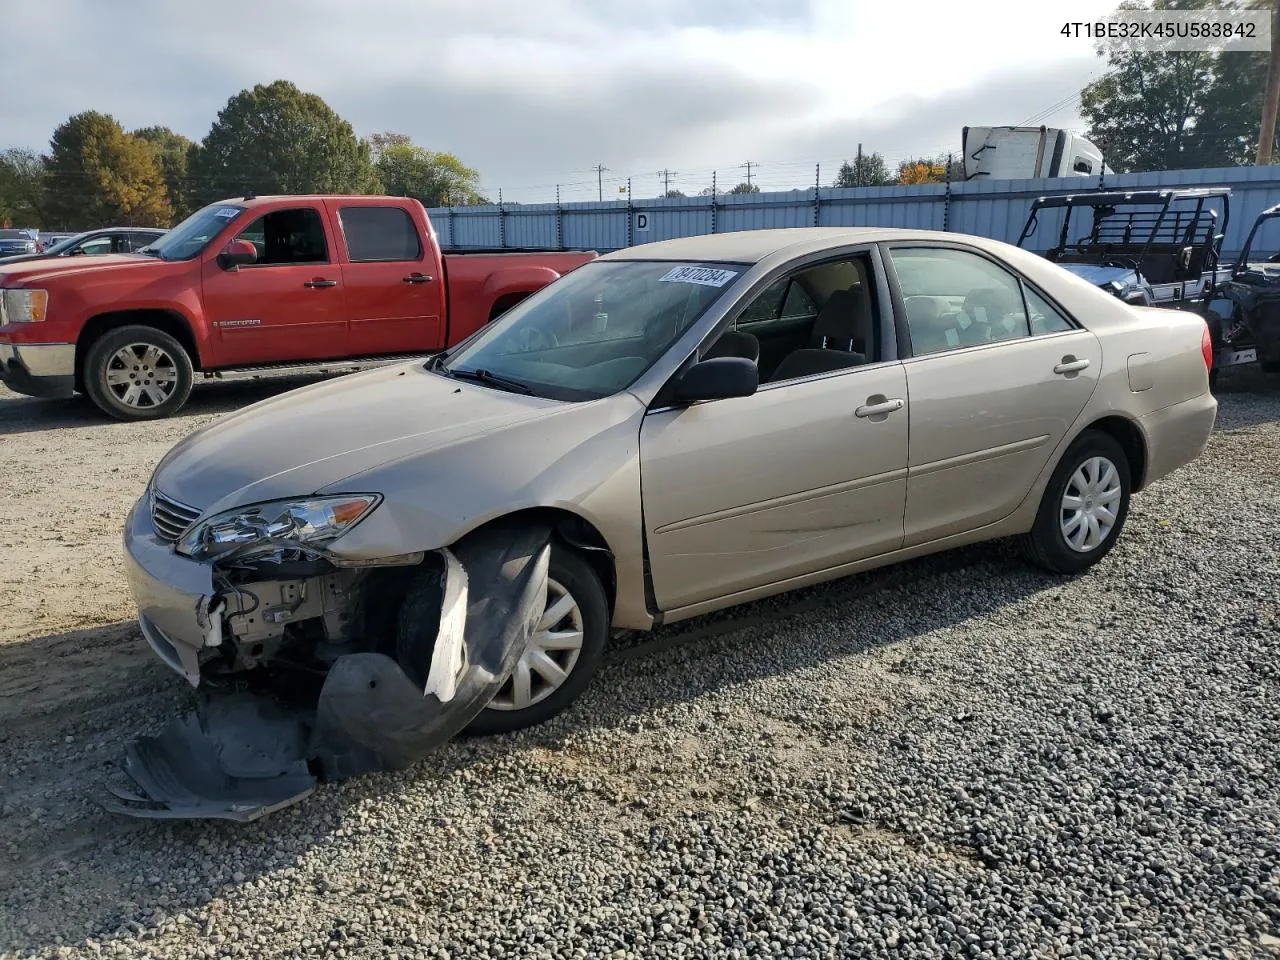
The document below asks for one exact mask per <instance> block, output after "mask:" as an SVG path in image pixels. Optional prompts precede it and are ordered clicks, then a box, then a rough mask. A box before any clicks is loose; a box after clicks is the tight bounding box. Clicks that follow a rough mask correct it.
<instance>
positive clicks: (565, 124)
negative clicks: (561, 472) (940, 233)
mask: <svg viewBox="0 0 1280 960" xmlns="http://www.w3.org/2000/svg"><path fill="white" fill-rule="evenodd" d="M1115 6H1116V3H1115V0H1072V2H1071V4H1069V5H1068V4H1063V3H1044V2H1043V0H983V2H982V3H981V4H978V3H957V2H955V0H902V2H886V0H360V2H358V3H357V2H355V0H345V2H344V0H258V2H257V3H253V4H248V3H236V2H227V3H202V4H191V3H185V2H184V3H174V2H164V0H134V2H130V3H127V4H126V3H101V2H96V0H41V2H35V3H32V2H14V3H10V4H6V5H5V18H4V32H5V35H6V36H7V37H9V38H19V37H44V38H54V37H56V38H57V40H56V46H52V45H50V44H45V43H16V42H14V43H9V44H6V48H5V72H6V75H7V76H9V77H10V78H14V77H18V78H22V82H20V83H13V82H10V83H8V84H6V85H5V87H4V90H3V92H0V147H3V146H29V147H33V148H36V149H46V148H47V145H48V139H49V134H50V133H51V132H52V130H53V128H54V126H56V125H57V124H58V123H59V122H61V121H62V120H64V119H65V118H66V117H67V116H69V115H71V114H72V113H75V112H78V111H80V110H86V109H96V110H101V111H104V112H107V113H111V114H113V115H114V116H115V117H116V118H117V119H119V120H120V121H121V122H122V123H123V124H124V125H125V127H126V128H129V129H132V128H136V127H140V126H148V125H151V124H163V125H165V126H169V127H171V128H173V129H174V130H177V131H178V132H179V133H182V134H185V135H186V136H188V137H191V138H192V139H197V140H198V139H200V138H201V137H203V136H204V134H205V133H206V132H207V130H208V128H209V125H210V123H211V122H212V120H213V118H214V117H215V116H216V115H217V112H218V110H219V109H221V107H222V106H223V105H224V104H225V103H226V101H227V98H228V97H230V96H232V95H233V94H235V93H236V92H237V91H239V90H240V89H242V88H243V87H246V86H251V85H253V84H254V83H265V82H270V81H272V80H276V79H288V80H292V81H293V82H295V83H297V84H298V85H299V86H301V87H302V88H303V89H305V90H309V91H311V92H314V93H317V94H319V95H320V96H322V97H323V98H324V99H325V100H326V101H327V102H328V103H329V104H330V105H331V106H332V107H333V108H334V109H335V110H337V111H338V112H339V113H340V114H341V115H342V116H343V117H345V118H346V119H347V120H349V121H350V122H351V124H352V125H353V126H354V127H355V129H356V132H357V133H358V134H361V135H364V134H369V133H372V132H375V131H378V130H395V131H399V132H403V133H407V134H410V135H411V136H412V137H413V138H414V139H415V140H416V141H417V142H419V143H421V144H423V145H425V146H428V147H430V148H432V149H436V150H448V151H452V152H453V153H456V154H458V155H459V156H460V157H461V158H462V159H463V160H464V161H465V162H467V163H469V164H470V165H472V166H474V167H476V168H478V169H479V170H480V172H481V175H482V178H483V182H484V188H485V190H486V192H489V193H491V194H492V195H496V193H497V190H498V188H499V187H501V188H502V189H503V194H504V197H505V198H506V199H510V200H525V201H536V200H546V199H552V198H554V195H555V184H557V183H560V184H563V185H564V186H563V188H562V190H563V196H564V197H565V198H566V199H590V198H593V197H594V196H595V194H596V173H595V172H594V170H593V167H594V165H595V164H597V163H603V164H604V165H605V166H606V167H608V168H609V169H608V170H607V171H606V172H605V173H604V180H605V183H604V189H605V193H606V196H608V195H609V194H611V193H612V195H613V196H617V187H618V185H619V184H621V183H625V178H626V177H627V176H631V177H632V178H634V179H633V186H634V189H635V191H636V193H637V195H642V196H643V195H650V196H651V195H653V194H654V193H655V192H656V191H657V190H658V188H659V186H660V181H659V178H658V177H657V175H656V171H658V170H661V169H663V168H668V169H671V170H675V171H677V173H676V175H675V176H674V177H673V178H672V185H673V186H678V187H679V188H681V189H683V190H685V191H686V192H695V191H696V190H698V189H700V188H701V187H702V186H705V185H707V184H708V183H709V182H710V176H711V171H712V170H713V169H716V170H718V171H719V179H720V181H721V182H722V183H723V182H724V181H726V180H727V181H729V182H730V183H733V182H736V181H737V180H738V179H741V178H742V176H743V174H744V171H743V170H742V169H741V168H740V167H739V165H740V164H742V163H743V162H745V161H752V162H753V163H758V164H759V167H758V168H753V178H755V177H758V182H759V183H760V184H761V186H762V187H763V188H765V189H789V188H792V187H804V186H808V185H809V184H811V183H812V182H813V175H814V164H815V163H819V162H820V163H821V164H822V167H823V173H822V176H823V180H824V181H829V180H830V178H831V177H832V176H834V174H835V170H836V167H837V166H838V164H839V161H840V160H841V159H842V158H846V157H850V156H852V155H853V153H854V151H856V149H857V144H858V143H859V142H861V143H862V144H863V145H864V149H865V150H868V151H871V150H878V151H880V152H881V153H883V154H884V155H885V156H886V157H887V158H889V159H890V160H894V159H898V158H901V157H905V156H909V155H918V154H922V153H934V152H938V151H944V150H947V149H956V148H958V145H959V138H960V128H961V127H962V126H964V125H965V124H1006V123H1022V122H1024V121H1029V120H1034V122H1036V123H1041V122H1044V123H1048V124H1050V125H1057V126H1067V127H1078V126H1079V125H1080V123H1081V121H1080V118H1079V115H1078V113H1077V107H1078V103H1079V101H1078V97H1077V96H1076V95H1077V94H1078V93H1079V90H1080V87H1081V86H1082V85H1083V84H1084V83H1086V82H1088V80H1089V79H1091V78H1092V77H1094V76H1097V74H1098V73H1099V71H1100V69H1101V66H1102V62H1101V61H1100V60H1099V59H1098V58H1097V57H1096V56H1095V55H1094V53H1093V51H1092V49H1091V47H1090V44H1089V42H1088V41H1087V40H1084V39H1068V38H1066V37H1063V36H1061V35H1060V34H1059V31H1060V30H1061V28H1062V25H1063V22H1064V21H1065V20H1067V19H1070V20H1088V19H1090V18H1092V17H1094V16H1096V15H1099V14H1104V13H1107V12H1109V11H1111V10H1113V9H1114V7H1115ZM1068 10H1069V12H1067V11H1068ZM51 46H52V49H56V51H57V52H56V54H51V52H50V50H51Z"/></svg>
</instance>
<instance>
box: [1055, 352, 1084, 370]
mask: <svg viewBox="0 0 1280 960" xmlns="http://www.w3.org/2000/svg"><path fill="white" fill-rule="evenodd" d="M1087 366H1089V358H1088V357H1080V358H1079V359H1076V358H1075V357H1073V356H1071V354H1067V355H1066V356H1065V357H1063V358H1062V362H1061V363H1059V364H1058V365H1057V366H1055V367H1054V368H1053V372H1054V373H1062V374H1066V373H1079V372H1080V371H1081V370H1083V369H1084V368H1085V367H1087Z"/></svg>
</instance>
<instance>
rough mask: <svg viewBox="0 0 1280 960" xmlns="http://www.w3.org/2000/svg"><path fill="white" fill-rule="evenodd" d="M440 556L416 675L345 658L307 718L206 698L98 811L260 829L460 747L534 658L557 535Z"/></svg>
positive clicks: (264, 696) (135, 758)
mask: <svg viewBox="0 0 1280 960" xmlns="http://www.w3.org/2000/svg"><path fill="white" fill-rule="evenodd" d="M441 552H442V553H443V554H444V558H445V564H444V572H443V574H442V575H441V577H440V604H439V610H440V615H439V622H438V624H432V623H428V624H426V625H424V631H423V637H422V642H421V643H415V644H411V645H409V646H411V647H412V649H411V650H406V649H405V648H404V647H402V648H401V652H400V653H399V654H398V656H400V657H402V658H404V657H406V656H408V657H411V658H413V659H415V661H416V662H414V663H411V664H407V665H402V664H401V663H399V662H397V660H395V659H393V658H392V657H389V656H386V655H385V654H381V653H353V654H348V655H346V656H342V657H339V658H338V659H337V660H336V661H334V663H333V665H332V667H330V669H329V672H328V674H327V675H326V676H325V679H324V683H323V686H322V687H321V689H320V694H319V697H318V699H317V700H316V702H315V703H313V704H308V705H306V706H297V705H293V704H289V703H287V702H286V701H285V700H284V699H283V698H282V697H277V696H275V695H273V694H272V693H271V692H270V691H268V692H265V693H257V692H254V693H250V692H211V693H205V694H202V696H201V700H200V702H199V704H198V708H197V710H196V712H195V713H194V714H192V715H189V716H186V717H183V718H182V719H180V720H177V721H175V722H174V723H173V724H171V725H170V726H169V727H168V728H167V729H166V730H165V731H164V732H163V733H161V734H159V735H158V736H154V737H142V738H139V739H137V740H134V741H131V742H130V743H129V744H128V745H127V746H126V751H125V753H126V756H125V761H124V763H123V765H122V766H121V769H122V771H123V773H124V774H125V775H126V776H127V781H128V782H127V783H121V782H113V783H109V784H107V786H106V792H107V796H105V797H100V798H99V803H101V805H102V806H103V807H105V808H106V809H107V810H109V811H111V812H114V813H118V814H123V815H126V816H131V817H141V818H150V819H169V820H201V819H217V820H237V821H251V820H257V819H259V818H260V817H264V816H266V815H267V814H270V813H273V812H275V811H277V810H280V809H283V808H285V807H289V806H292V805H293V804H296V803H298V802H300V801H302V800H304V799H306V797H308V796H309V795H310V794H311V793H312V792H313V791H314V790H315V789H316V786H317V784H318V783H320V782H322V781H335V780H343V779H346V778H348V777H353V776H358V775H360V774H364V773H371V772H374V771H378V770H399V769H404V768H406V767H409V766H412V765H413V764H414V763H417V762H418V761H420V760H422V759H423V758H424V757H426V756H427V755H428V754H430V753H431V751H433V750H435V749H436V748H437V747H439V746H440V745H441V744H443V743H445V742H446V741H448V740H450V739H452V738H453V737H454V736H456V735H457V734H458V733H460V732H461V731H462V729H463V728H464V727H466V726H467V725H468V724H469V723H470V722H471V721H472V720H474V719H475V717H476V716H477V715H478V714H479V713H480V712H481V711H482V710H483V709H484V708H485V706H486V705H487V704H488V702H489V701H490V700H491V699H492V698H493V696H494V694H496V693H497V692H498V690H499V689H500V688H501V687H502V685H503V683H505V682H506V680H507V678H508V677H509V676H510V675H511V672H512V671H513V670H514V669H515V666H516V664H517V663H518V662H519V660H520V657H521V656H522V655H523V654H524V651H525V648H526V647H527V646H528V643H529V637H530V636H531V635H532V633H533V631H534V629H535V627H536V626H537V623H538V619H539V618H540V617H541V615H542V611H543V609H544V608H545V606H546V596H547V569H548V563H549V561H550V556H551V543H550V530H549V529H531V528H529V527H527V526H526V527H522V528H519V529H515V530H512V529H510V528H495V529H493V530H488V531H484V532H482V533H480V534H477V535H473V536H472V537H469V538H467V539H466V540H465V541H464V542H463V543H462V544H461V545H459V547H458V549H457V551H456V554H454V553H452V552H450V551H447V550H445V551H441ZM406 666H407V668H408V669H407V670H406ZM411 675H412V676H415V677H425V678H426V680H425V683H419V682H415V681H414V680H412V679H411V678H410V677H411Z"/></svg>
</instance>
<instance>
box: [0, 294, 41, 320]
mask: <svg viewBox="0 0 1280 960" xmlns="http://www.w3.org/2000/svg"><path fill="white" fill-rule="evenodd" d="M48 308H49V291H47V290H0V323H41V322H43V321H44V318H45V315H46V313H47V312H48Z"/></svg>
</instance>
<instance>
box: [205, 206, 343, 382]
mask: <svg viewBox="0 0 1280 960" xmlns="http://www.w3.org/2000/svg"><path fill="white" fill-rule="evenodd" d="M325 219H326V213H325V210H324V207H323V206H322V205H320V204H298V205H297V206H292V207H286V208H282V209H277V210H272V211H270V212H269V213H264V214H262V215H261V216H258V217H255V218H254V219H253V220H251V221H250V222H249V224H248V225H247V226H245V227H244V229H242V230H240V231H239V232H238V233H237V234H236V239H241V240H248V241H249V242H250V243H252V244H253V245H254V247H255V248H256V249H257V251H258V260H257V262H256V263H253V264H250V265H247V266H242V267H239V268H236V269H233V270H223V269H222V268H221V267H220V266H219V265H218V262H217V256H216V255H217V251H216V250H212V251H210V253H209V255H208V256H207V258H206V260H205V262H204V267H203V281H204V293H203V299H204V313H205V318H206V319H207V320H208V322H209V323H210V325H211V326H212V328H213V329H214V330H215V331H216V333H217V337H218V341H219V350H218V364H219V366H241V365H247V364H259V363H279V362H283V361H291V360H325V359H330V358H337V357H344V356H347V318H346V307H345V304H344V303H343V300H342V275H341V272H340V269H339V266H338V264H337V262H336V255H335V252H334V250H333V245H332V244H331V243H330V239H329V238H330V236H331V235H332V234H331V232H330V231H329V230H327V229H326V226H325Z"/></svg>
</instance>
